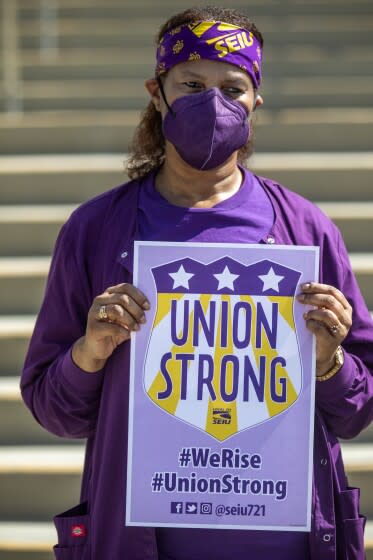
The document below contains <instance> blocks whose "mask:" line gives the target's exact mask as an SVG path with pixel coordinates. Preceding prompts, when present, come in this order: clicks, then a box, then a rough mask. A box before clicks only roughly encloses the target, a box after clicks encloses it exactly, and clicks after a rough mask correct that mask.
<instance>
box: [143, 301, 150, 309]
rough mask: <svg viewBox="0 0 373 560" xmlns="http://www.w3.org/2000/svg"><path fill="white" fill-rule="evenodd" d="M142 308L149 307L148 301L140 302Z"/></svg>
mask: <svg viewBox="0 0 373 560" xmlns="http://www.w3.org/2000/svg"><path fill="white" fill-rule="evenodd" d="M142 308H143V309H146V310H148V309H150V303H149V302H148V301H145V302H144V303H143V304H142Z"/></svg>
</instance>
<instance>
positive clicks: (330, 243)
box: [21, 7, 373, 560]
mask: <svg viewBox="0 0 373 560" xmlns="http://www.w3.org/2000/svg"><path fill="white" fill-rule="evenodd" d="M262 46H263V40H262V36H261V34H260V32H259V31H258V29H257V28H256V27H255V25H254V24H253V23H252V22H250V21H249V20H248V18H247V17H245V16H243V15H242V14H240V13H238V12H236V11H234V10H230V9H222V8H215V7H209V8H202V9H192V10H187V11H185V12H183V13H181V14H178V15H176V16H174V17H173V18H171V19H170V20H169V21H168V22H166V23H165V24H164V26H163V27H162V29H161V31H160V33H159V37H158V51H157V68H156V75H155V78H153V79H150V80H148V81H147V82H146V88H147V90H148V92H149V94H150V96H151V102H150V105H149V107H148V109H147V111H146V112H145V114H144V116H143V119H142V121H141V123H140V125H139V128H138V131H137V134H136V137H135V141H134V146H133V151H132V154H131V156H130V159H129V164H128V171H129V175H130V177H131V178H132V181H131V182H129V183H128V184H126V185H122V186H120V187H118V188H116V189H114V190H111V191H109V192H106V193H104V194H102V195H101V196H99V197H97V198H95V199H93V200H92V201H90V202H88V203H86V204H84V205H82V206H81V207H80V208H79V209H78V210H76V211H75V212H74V213H73V215H72V216H71V218H70V219H69V221H68V222H67V224H65V226H64V227H63V228H62V231H61V233H60V235H59V238H58V240H57V244H56V249H55V253H54V257H53V262H52V266H51V270H50V274H49V279H48V284H47V289H46V294H45V299H44V302H43V305H42V308H41V311H40V314H39V316H38V320H37V323H36V327H35V331H34V334H33V337H32V341H31V345H30V349H29V352H28V355H27V359H26V364H25V369H24V372H23V377H22V382H21V386H22V394H23V398H24V400H25V402H26V404H27V405H28V406H29V407H30V408H31V410H32V412H33V414H34V416H35V418H36V419H37V420H38V421H39V422H40V423H41V424H42V425H43V426H44V427H45V428H47V429H48V430H50V431H51V432H53V433H55V434H57V435H60V436H65V437H76V438H88V439H87V449H86V459H85V466H84V475H83V482H82V492H81V504H80V505H79V506H77V507H76V508H74V509H73V510H70V511H68V512H66V513H64V514H62V515H60V516H58V517H56V519H55V522H56V526H57V529H58V532H59V545H58V546H57V547H55V553H56V557H57V558H64V559H67V558H79V559H83V560H86V559H88V558H89V559H92V560H93V559H95V560H102V559H104V558H105V559H106V558H107V559H113V560H114V559H115V560H117V559H118V560H119V559H120V558H121V559H123V560H135V559H139V560H140V559H141V560H155V559H156V558H159V559H161V560H170V559H171V560H199V559H209V558H213V559H214V560H226V559H231V558H235V559H240V558H250V560H258V559H260V560H263V559H267V558H268V559H269V558H273V557H276V558H277V559H279V560H281V559H285V558H286V559H289V558H291V559H292V560H304V559H307V558H312V559H317V560H324V559H325V560H329V559H330V560H334V559H336V558H347V557H348V558H356V559H360V558H363V527H364V518H362V517H361V516H359V512H358V504H357V503H356V502H357V496H356V493H357V490H353V489H348V488H347V481H346V478H345V475H344V470H343V464H342V459H341V454H340V448H339V444H338V441H337V437H344V438H350V437H354V436H355V435H357V434H358V433H359V432H360V431H361V430H362V429H363V428H364V427H365V426H367V425H368V424H369V422H370V421H371V419H372V418H373V406H372V396H373V377H372V375H371V373H370V369H371V368H372V366H373V354H372V348H373V347H372V342H373V329H372V322H371V319H370V316H369V313H368V311H367V309H366V306H365V304H364V302H363V299H362V296H361V294H360V292H359V289H358V287H357V283H356V280H355V278H354V276H353V273H352V272H351V267H350V264H349V260H348V256H347V251H346V249H345V246H344V244H343V241H342V239H341V236H340V233H339V232H338V230H337V229H336V227H335V226H334V225H333V224H332V223H331V222H330V221H329V220H328V219H327V218H326V217H325V216H324V215H323V214H322V213H321V212H320V211H319V210H318V209H317V208H316V207H315V206H314V205H312V204H311V203H309V202H307V201H306V200H304V199H302V198H301V197H299V196H297V195H295V194H294V193H291V192H290V191H288V190H287V189H285V188H284V187H282V186H280V185H278V184H276V183H274V182H273V181H270V180H268V179H264V178H260V177H256V176H255V175H253V174H252V173H251V172H250V171H249V170H247V169H245V168H244V167H243V166H242V163H243V161H244V160H245V159H246V158H247V156H248V155H249V154H250V152H251V140H250V138H251V123H252V120H251V119H252V114H253V112H254V110H255V109H256V108H258V107H260V106H261V104H262V103H263V100H262V98H261V96H260V94H259V87H260V81H261V57H262ZM135 238H136V239H144V240H155V241H156V240H162V241H165V240H166V241H182V242H187V241H199V242H212V241H213V242H232V243H259V242H261V243H269V244H273V243H276V244H297V245H318V246H319V247H320V255H321V257H320V258H321V265H320V283H309V284H306V285H304V286H303V287H302V293H301V295H300V296H299V301H300V302H301V303H304V304H307V305H308V306H312V310H311V311H308V312H307V313H305V316H304V317H305V321H306V324H307V327H308V328H309V329H310V330H311V331H312V333H314V335H315V337H316V358H317V368H316V375H317V380H318V381H317V396H316V403H317V413H316V420H315V453H314V461H315V463H314V486H313V515H312V531H311V533H310V534H308V533H296V532H294V533H293V532H271V533H270V534H269V533H268V532H258V531H215V530H196V529H164V528H163V529H152V528H132V527H125V526H124V504H125V476H124V473H125V470H126V441H127V425H126V422H127V412H128V411H127V407H128V367H129V352H130V344H129V339H130V336H131V332H132V331H138V330H139V329H140V328H141V325H142V324H143V323H144V322H145V321H146V312H147V310H148V309H149V302H148V300H147V298H146V294H143V293H141V291H140V290H139V289H137V288H136V286H133V285H132V283H131V278H132V277H131V267H132V247H133V241H134V239H135ZM352 317H353V320H352ZM369 368H370V369H369ZM333 489H334V490H333ZM347 509H348V511H347ZM347 555H349V556H347Z"/></svg>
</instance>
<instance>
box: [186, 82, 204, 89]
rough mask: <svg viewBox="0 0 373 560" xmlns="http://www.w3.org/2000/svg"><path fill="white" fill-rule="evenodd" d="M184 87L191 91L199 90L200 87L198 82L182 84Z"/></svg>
mask: <svg viewBox="0 0 373 560" xmlns="http://www.w3.org/2000/svg"><path fill="white" fill-rule="evenodd" d="M184 85H185V86H187V87H188V88H191V89H200V88H201V87H202V85H201V84H199V83H198V82H184Z"/></svg>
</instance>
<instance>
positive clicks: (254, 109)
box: [251, 90, 259, 113]
mask: <svg viewBox="0 0 373 560" xmlns="http://www.w3.org/2000/svg"><path fill="white" fill-rule="evenodd" d="M258 97H259V93H258V92H257V90H255V92H254V107H253V110H252V111H251V112H252V113H253V112H254V111H256V102H257V101H258Z"/></svg>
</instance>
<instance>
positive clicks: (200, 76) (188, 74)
mask: <svg viewBox="0 0 373 560" xmlns="http://www.w3.org/2000/svg"><path fill="white" fill-rule="evenodd" d="M182 77H183V78H195V79H197V80H204V79H205V76H203V74H198V72H193V71H191V70H185V71H183V73H182ZM248 78H249V76H248ZM222 81H223V82H224V83H230V84H233V83H234V84H237V83H240V84H244V85H245V86H246V85H247V83H246V81H245V80H244V78H242V77H241V76H237V77H231V78H229V77H227V78H224V79H223V80H222Z"/></svg>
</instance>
